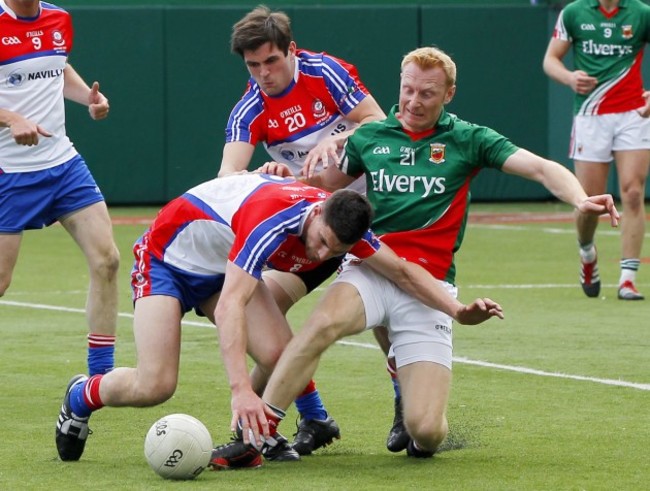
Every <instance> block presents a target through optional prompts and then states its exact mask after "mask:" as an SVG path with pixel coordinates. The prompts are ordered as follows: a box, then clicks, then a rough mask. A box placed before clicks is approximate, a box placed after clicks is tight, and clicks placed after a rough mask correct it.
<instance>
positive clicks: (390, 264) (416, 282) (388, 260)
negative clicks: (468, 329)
mask: <svg viewBox="0 0 650 491" xmlns="http://www.w3.org/2000/svg"><path fill="white" fill-rule="evenodd" d="M365 262H366V264H368V266H370V267H371V268H373V269H374V270H376V271H377V272H379V273H380V274H382V275H383V276H385V277H386V278H388V279H390V280H391V281H392V282H393V283H395V284H396V285H398V286H399V287H400V288H401V289H402V290H404V291H405V292H407V293H408V294H410V295H412V296H413V297H414V298H416V299H418V300H419V301H420V302H422V303H423V304H425V305H427V306H429V307H431V308H433V309H436V310H440V311H442V312H444V313H446V314H447V315H450V316H451V317H453V318H454V320H456V321H457V322H459V323H460V324H480V323H481V322H484V321H486V320H488V319H490V318H491V317H498V318H500V319H503V309H502V308H501V305H499V304H498V303H496V302H494V301H493V300H490V299H488V298H485V299H478V300H476V301H474V302H473V303H472V304H471V305H464V304H462V303H461V302H460V301H458V300H457V299H456V298H454V297H453V296H452V295H451V294H450V293H449V292H448V291H447V290H446V289H445V288H444V287H443V286H442V284H441V282H440V281H439V280H437V279H436V278H434V277H433V276H432V275H431V274H430V273H429V272H427V271H426V270H425V269H424V268H422V267H421V266H419V265H417V264H415V263H411V262H409V261H404V260H403V259H401V258H399V257H398V256H397V255H396V254H395V253H394V252H393V250H392V249H391V248H390V247H388V246H387V245H386V244H382V246H381V248H380V249H379V251H377V253H375V254H374V255H372V256H371V257H369V258H368V259H366V260H365Z"/></svg>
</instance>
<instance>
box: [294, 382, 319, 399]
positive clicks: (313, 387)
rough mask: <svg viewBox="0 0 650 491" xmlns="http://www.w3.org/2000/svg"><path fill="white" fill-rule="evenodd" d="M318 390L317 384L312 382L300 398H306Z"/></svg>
mask: <svg viewBox="0 0 650 491" xmlns="http://www.w3.org/2000/svg"><path fill="white" fill-rule="evenodd" d="M315 390H316V382H314V381H313V380H310V381H309V383H308V384H307V387H305V390H303V391H302V392H301V393H300V395H299V396H298V397H302V396H306V395H308V394H311V393H312V392H314V391H315Z"/></svg>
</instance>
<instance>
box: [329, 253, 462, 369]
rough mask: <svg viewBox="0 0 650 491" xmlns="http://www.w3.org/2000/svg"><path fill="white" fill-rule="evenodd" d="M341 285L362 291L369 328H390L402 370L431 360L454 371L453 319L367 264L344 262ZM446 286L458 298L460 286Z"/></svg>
mask: <svg viewBox="0 0 650 491" xmlns="http://www.w3.org/2000/svg"><path fill="white" fill-rule="evenodd" d="M338 282H344V283H349V284H351V285H353V286H354V287H355V288H356V289H357V291H358V292H359V295H360V296H361V300H362V301H363V305H364V308H365V311H366V329H372V328H373V327H377V326H386V327H387V328H388V333H389V337H390V341H391V343H392V349H393V351H394V352H395V362H396V364H397V367H398V368H399V367H402V366H404V365H408V364H410V363H415V362H418V361H429V362H433V363H438V364H440V365H443V366H445V367H447V368H449V369H451V358H452V327H451V324H452V320H453V319H452V318H451V317H450V316H448V315H447V314H445V313H443V312H440V311H438V310H434V309H431V308H429V307H427V306H426V305H424V304H423V303H421V302H419V301H418V300H416V299H415V298H413V297H412V296H410V295H408V294H407V293H405V292H404V291H402V290H401V289H400V288H399V287H398V286H397V285H395V284H394V283H393V282H391V281H390V280H388V279H386V278H385V277H384V276H382V275H380V274H378V273H376V272H375V271H374V270H373V269H372V268H371V267H370V266H367V265H365V264H363V263H361V264H359V263H358V262H354V263H350V262H346V263H344V264H343V266H342V269H341V273H340V274H339V275H338V276H337V278H336V279H335V280H334V283H338ZM443 285H444V286H445V287H446V288H447V291H449V293H450V294H451V295H453V296H454V297H456V295H457V292H458V291H457V289H456V287H454V286H453V285H451V284H449V283H445V282H443Z"/></svg>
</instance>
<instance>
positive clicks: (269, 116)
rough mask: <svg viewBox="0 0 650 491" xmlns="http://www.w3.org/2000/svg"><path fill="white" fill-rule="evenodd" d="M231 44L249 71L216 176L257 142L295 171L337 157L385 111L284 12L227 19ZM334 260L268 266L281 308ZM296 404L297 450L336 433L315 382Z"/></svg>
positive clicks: (324, 275) (246, 158) (328, 271)
mask: <svg viewBox="0 0 650 491" xmlns="http://www.w3.org/2000/svg"><path fill="white" fill-rule="evenodd" d="M231 50H232V52H233V53H237V54H238V55H240V56H241V57H242V59H243V60H244V63H245V64H246V68H247V69H248V71H249V73H250V75H251V78H250V79H249V81H248V85H247V87H246V91H245V93H244V95H243V97H242V98H241V100H240V101H239V102H238V103H237V104H236V105H235V107H234V108H233V109H232V112H231V113H230V117H229V119H228V125H227V127H226V143H225V145H224V148H223V157H222V160H221V167H220V170H219V175H220V176H224V175H227V174H230V173H233V172H238V171H241V170H244V169H247V168H248V167H249V165H250V162H251V158H252V156H253V153H254V150H255V146H256V145H257V144H258V143H260V142H261V143H262V144H263V145H264V147H265V148H266V151H267V152H268V153H269V155H270V156H271V158H272V159H273V160H274V161H277V162H283V163H285V164H287V165H288V166H290V168H291V169H292V171H293V172H294V173H298V172H300V169H301V168H302V167H303V165H305V164H306V163H307V164H308V163H310V162H313V163H314V165H317V164H318V163H319V162H325V163H326V164H327V163H328V162H329V161H332V162H333V163H338V158H339V157H338V152H339V150H340V149H341V148H342V147H343V144H344V142H345V140H346V138H347V136H349V135H350V134H352V133H353V132H354V130H355V129H356V128H357V127H358V126H359V125H361V124H364V123H366V122H368V121H373V120H377V119H383V118H385V117H386V115H385V114H384V112H383V111H382V110H381V108H380V107H379V105H378V104H377V102H376V101H375V99H374V98H373V97H372V95H370V93H369V92H368V90H367V89H366V87H365V86H364V84H363V83H362V82H361V80H359V76H358V73H357V69H356V68H355V67H354V66H353V65H351V64H349V63H347V62H345V61H343V60H341V59H338V58H335V57H333V56H331V55H328V54H326V53H314V52H311V51H307V50H304V49H298V48H297V47H296V43H295V41H294V40H293V34H292V31H291V21H290V19H289V17H288V16H287V15H286V14H285V13H283V12H272V11H271V10H270V9H268V8H267V7H265V6H259V7H257V8H255V9H253V10H252V11H251V12H249V13H248V14H246V15H245V16H244V17H243V18H242V19H241V20H240V21H238V22H237V23H236V24H235V25H234V26H233V31H232V37H231ZM364 186H365V182H364V181H363V179H361V180H359V181H358V182H357V183H356V184H353V185H352V186H351V187H352V188H353V189H355V190H358V191H364V190H365V188H364ZM340 263H341V258H332V259H330V260H329V261H326V262H325V263H323V265H322V266H320V267H319V268H316V269H314V270H311V271H305V272H302V271H300V268H299V267H297V268H296V269H295V270H294V271H293V272H292V273H287V272H281V271H276V270H270V271H267V272H265V273H264V281H265V283H266V284H267V286H268V287H269V289H270V290H271V292H272V294H273V296H274V298H275V299H276V301H277V303H278V306H279V307H280V310H281V312H282V313H284V314H286V312H287V311H288V310H289V308H290V307H291V306H292V305H294V304H295V303H296V302H297V301H298V300H300V299H301V298H302V297H303V296H305V295H306V294H307V293H309V292H311V291H312V290H314V289H315V288H316V287H318V286H319V285H320V284H322V283H323V282H324V281H325V280H327V279H328V278H329V277H330V276H331V275H332V274H333V273H334V272H335V271H336V269H337V268H338V266H339V265H340ZM258 321H259V322H264V319H263V318H262V319H259V320H258ZM254 322H257V321H255V320H254ZM257 370H258V368H256V369H254V373H253V376H257V375H256V374H255V372H256V371H257ZM296 406H297V408H298V411H299V413H300V415H301V420H300V423H299V425H298V432H297V433H296V435H295V440H294V448H295V449H296V450H297V451H298V452H299V453H300V454H302V455H306V454H310V453H311V452H312V451H314V450H316V449H317V448H319V447H321V446H323V445H326V444H328V443H331V442H332V440H333V438H339V437H340V430H339V428H338V425H337V424H336V422H335V421H334V419H333V418H331V417H330V416H329V415H328V413H327V411H326V410H325V407H324V406H323V403H322V401H321V398H320V395H319V393H318V390H317V389H316V387H315V385H310V386H308V387H307V389H306V391H305V393H304V394H302V395H301V396H300V397H298V399H297V400H296Z"/></svg>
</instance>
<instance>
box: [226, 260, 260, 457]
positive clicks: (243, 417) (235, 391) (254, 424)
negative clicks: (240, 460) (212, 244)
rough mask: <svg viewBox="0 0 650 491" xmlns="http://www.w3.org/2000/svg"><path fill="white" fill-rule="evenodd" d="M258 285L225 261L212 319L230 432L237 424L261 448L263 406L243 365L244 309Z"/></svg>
mask: <svg viewBox="0 0 650 491" xmlns="http://www.w3.org/2000/svg"><path fill="white" fill-rule="evenodd" d="M257 285H258V280H256V279H255V278H254V277H252V276H251V275H249V274H248V273H247V272H245V271H244V270H243V269H241V268H239V267H238V266H236V265H235V264H233V263H232V262H230V261H228V264H227V265H226V279H225V281H224V285H223V290H222V291H221V296H220V298H219V301H218V302H217V306H216V308H215V311H214V319H215V323H216V324H217V332H218V334H219V347H220V350H221V357H222V359H223V363H224V366H225V368H226V373H227V375H228V381H229V383H230V390H231V392H232V398H231V409H232V420H231V423H230V426H231V430H233V431H234V430H235V429H236V428H237V422H238V421H240V422H241V427H242V431H243V436H244V441H245V442H246V443H250V432H249V430H252V434H253V437H254V439H255V441H256V442H259V443H260V445H261V438H260V428H261V429H262V434H263V435H264V436H265V437H268V436H269V428H268V422H267V419H266V416H265V411H266V406H265V404H264V402H263V401H262V399H260V398H259V397H258V395H257V394H255V392H254V391H253V387H252V384H251V379H250V375H249V373H248V365H247V362H246V353H247V344H248V339H247V335H246V313H245V309H246V305H247V304H248V302H249V301H250V299H251V298H252V296H253V294H254V292H255V289H256V288H257Z"/></svg>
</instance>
